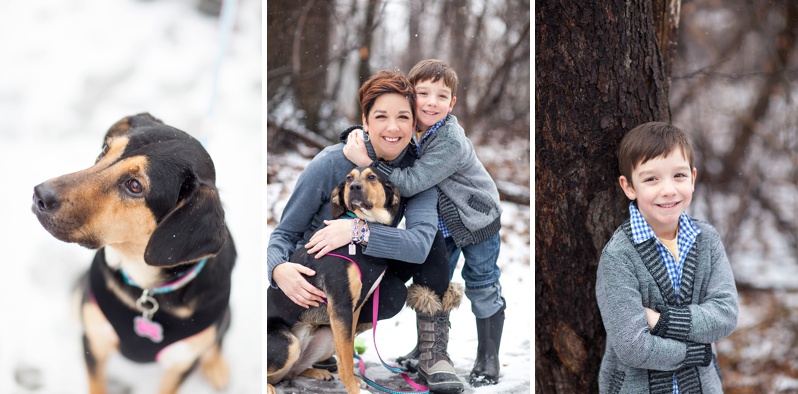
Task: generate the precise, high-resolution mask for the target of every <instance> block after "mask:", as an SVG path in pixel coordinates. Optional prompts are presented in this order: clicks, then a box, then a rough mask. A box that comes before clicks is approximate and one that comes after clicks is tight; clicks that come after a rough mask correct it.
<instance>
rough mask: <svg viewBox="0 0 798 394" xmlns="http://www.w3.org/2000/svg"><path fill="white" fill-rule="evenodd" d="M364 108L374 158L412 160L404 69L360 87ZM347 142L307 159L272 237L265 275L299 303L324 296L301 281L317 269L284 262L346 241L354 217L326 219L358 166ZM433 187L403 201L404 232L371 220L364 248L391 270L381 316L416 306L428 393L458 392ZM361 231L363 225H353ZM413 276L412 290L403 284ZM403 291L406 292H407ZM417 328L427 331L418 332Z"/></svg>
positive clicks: (411, 111)
mask: <svg viewBox="0 0 798 394" xmlns="http://www.w3.org/2000/svg"><path fill="white" fill-rule="evenodd" d="M358 99H359V102H360V107H361V110H362V113H363V116H362V119H363V124H364V126H363V129H364V130H365V132H366V133H367V134H368V137H369V141H368V142H366V147H367V150H368V152H369V155H370V156H371V157H372V158H373V159H382V160H384V161H385V162H387V163H388V164H390V165H392V166H395V167H405V166H409V165H410V164H412V160H414V158H413V155H412V153H410V152H409V150H408V149H407V147H408V145H409V144H410V141H411V139H412V134H413V130H414V128H415V95H414V92H413V88H412V85H411V84H410V82H409V81H408V80H407V78H405V77H404V76H403V75H402V74H401V73H395V72H388V71H380V72H378V73H377V74H376V75H374V76H373V77H371V78H370V79H369V80H368V81H366V82H365V83H364V84H363V86H361V88H360V90H359V92H358ZM343 147H344V144H337V145H334V146H330V147H327V148H326V149H324V150H323V151H322V152H320V153H319V154H318V155H316V157H315V158H313V160H312V161H311V162H310V164H309V165H308V166H307V168H306V169H305V171H304V172H303V173H302V174H301V175H300V177H299V179H298V180H297V183H296V186H295V188H294V192H293V193H292V195H291V197H290V198H289V200H288V203H287V204H286V207H285V209H284V211H283V216H282V218H281V221H280V224H279V225H278V226H277V228H276V229H275V230H274V231H273V232H272V234H271V237H270V238H269V247H268V251H267V263H268V278H269V282H270V285H271V286H274V287H277V288H279V289H280V290H282V291H283V293H285V295H286V296H288V298H290V299H291V300H293V301H294V302H295V303H296V304H297V305H300V306H302V307H305V308H308V307H310V306H314V307H315V306H318V305H319V302H320V301H322V297H324V293H323V292H322V291H321V290H320V289H317V288H316V287H314V286H313V285H311V284H310V283H309V282H308V281H307V280H305V279H304V278H303V276H302V275H303V274H304V275H308V276H313V275H315V272H314V271H313V270H311V269H309V268H307V267H304V266H302V265H299V264H295V263H291V262H288V258H289V257H290V256H291V254H292V253H293V252H294V251H295V250H296V249H297V248H300V247H305V248H307V249H308V252H309V253H317V255H323V254H326V253H327V252H330V251H332V250H334V249H336V248H338V247H341V246H344V245H346V244H348V243H350V242H351V234H352V219H336V220H329V219H330V218H331V217H332V212H331V209H330V194H331V193H332V190H333V189H334V188H335V186H337V185H338V183H340V182H341V181H342V180H343V179H344V177H345V176H346V174H348V173H349V171H351V170H352V169H353V168H355V165H354V164H353V163H352V162H350V161H349V160H347V159H346V157H345V156H344V154H343ZM437 199H438V196H437V191H436V190H435V189H434V188H431V189H428V190H426V191H424V192H421V193H419V194H416V195H415V196H413V197H411V198H407V199H404V200H403V206H404V212H403V214H404V218H405V227H406V228H405V229H399V228H396V227H391V226H383V225H380V224H369V227H368V231H369V236H368V239H369V242H368V246H366V247H365V248H364V253H365V254H366V255H369V256H373V257H380V258H385V259H386V260H387V265H388V269H387V271H386V274H385V277H384V278H383V280H382V282H381V285H380V286H381V290H380V292H381V293H380V295H381V297H380V305H379V312H378V318H379V319H380V320H383V319H387V318H390V317H393V316H394V315H396V314H397V313H399V311H400V310H401V309H402V307H403V306H404V303H405V300H406V299H407V301H408V305H410V307H411V308H413V309H414V310H416V317H417V328H418V334H419V338H420V342H419V349H421V352H422V355H421V356H420V357H419V367H418V369H419V376H421V377H422V378H424V379H425V380H426V382H427V384H428V385H429V387H430V390H431V391H434V392H441V393H456V392H460V391H462V390H463V384H462V383H461V382H460V380H459V379H458V378H457V376H456V374H455V371H454V367H453V366H452V362H451V360H450V359H449V356H448V354H447V353H446V348H447V346H448V336H449V335H448V330H449V311H450V310H451V309H452V308H454V307H457V306H458V305H455V303H456V304H459V296H458V297H451V295H450V296H448V297H447V298H446V299H447V300H454V299H455V298H456V302H447V303H444V294H446V292H447V291H450V292H455V289H454V288H452V289H451V290H450V289H449V287H450V284H449V268H448V255H447V253H446V246H445V243H444V241H443V237H442V236H441V234H440V233H439V232H438V229H437V227H438V214H437V207H436V204H437ZM358 230H360V229H358ZM411 278H412V279H413V285H412V286H411V287H410V291H409V292H408V289H407V288H405V282H407V281H408V280H410V279H411ZM408 293H409V294H410V296H409V297H408ZM371 310H372V308H371V300H369V301H368V302H367V303H366V304H365V305H364V306H363V308H362V309H361V314H360V319H359V321H358V323H370V322H371V321H372V312H371ZM422 333H424V334H426V335H423V338H424V339H423V340H421V338H422V335H421V334H422Z"/></svg>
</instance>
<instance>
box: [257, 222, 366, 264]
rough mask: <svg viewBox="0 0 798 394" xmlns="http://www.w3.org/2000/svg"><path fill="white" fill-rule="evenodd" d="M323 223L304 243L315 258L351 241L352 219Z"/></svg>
mask: <svg viewBox="0 0 798 394" xmlns="http://www.w3.org/2000/svg"><path fill="white" fill-rule="evenodd" d="M324 224H325V225H326V227H324V228H322V229H321V230H319V231H316V234H313V236H312V237H310V242H308V243H307V244H305V248H306V249H308V253H309V254H313V253H316V258H317V259H319V258H321V257H322V256H324V255H325V254H327V253H329V252H331V251H333V250H335V249H338V248H340V247H341V246H344V245H346V244H348V243H350V242H352V219H337V220H325V221H324ZM272 275H274V274H272Z"/></svg>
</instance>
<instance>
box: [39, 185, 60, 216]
mask: <svg viewBox="0 0 798 394" xmlns="http://www.w3.org/2000/svg"><path fill="white" fill-rule="evenodd" d="M59 203H60V201H59V199H58V194H57V193H56V192H55V191H54V190H53V189H52V188H51V187H50V186H48V185H47V183H46V182H45V183H41V184H39V185H37V186H36V187H34V188H33V206H34V207H35V208H36V209H38V210H39V211H42V212H46V211H52V210H55V209H56V208H58V204H59Z"/></svg>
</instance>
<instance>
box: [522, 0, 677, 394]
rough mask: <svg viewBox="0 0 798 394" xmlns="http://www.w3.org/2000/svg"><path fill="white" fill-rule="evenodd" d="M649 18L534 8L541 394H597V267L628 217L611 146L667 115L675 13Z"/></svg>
mask: <svg viewBox="0 0 798 394" xmlns="http://www.w3.org/2000/svg"><path fill="white" fill-rule="evenodd" d="M655 12H657V13H662V12H663V10H661V9H657V10H655V9H653V7H652V4H651V2H650V1H648V0H631V1H627V0H609V1H604V2H600V4H596V3H595V2H588V3H586V4H584V3H583V2H573V1H566V0H546V1H538V2H537V3H536V5H535V21H536V22H535V32H536V34H535V44H536V46H535V48H536V54H535V62H536V65H535V67H536V69H535V70H536V76H535V114H536V121H535V196H536V198H535V295H536V301H535V372H536V375H535V376H536V378H535V387H536V392H538V393H554V392H557V393H591V392H598V372H599V367H600V364H601V358H602V357H603V353H604V341H605V338H606V333H605V331H604V326H603V324H602V321H601V315H600V313H599V310H598V305H597V303H596V297H595V283H596V269H597V267H598V260H599V257H600V253H601V250H602V249H603V247H604V245H605V244H606V242H607V241H608V240H609V238H610V236H611V235H612V233H613V232H614V231H615V229H616V228H617V227H618V226H619V225H620V224H621V223H622V222H623V220H625V218H626V217H628V200H627V199H626V197H625V196H624V195H623V193H622V192H621V189H620V187H619V186H618V180H617V179H618V176H619V175H620V174H619V171H618V166H617V159H616V157H615V149H616V147H617V145H618V142H619V141H620V139H621V137H622V136H623V134H624V133H625V132H627V131H629V130H630V129H631V128H633V127H634V126H636V125H638V124H640V123H643V122H648V121H653V120H660V121H666V122H667V121H669V118H670V114H669V109H668V97H667V91H668V75H667V74H666V71H665V70H666V69H667V66H666V63H667V62H666V60H667V58H666V57H663V55H662V53H661V52H660V46H659V45H658V42H657V30H656V28H655V26H656V21H657V20H659V19H660V18H673V17H674V14H673V13H669V14H668V15H659V16H656V17H655V15H654V13H655ZM675 16H678V15H675ZM670 42H671V40H669V44H667V45H671V44H670ZM667 49H668V48H667V46H666V50H667Z"/></svg>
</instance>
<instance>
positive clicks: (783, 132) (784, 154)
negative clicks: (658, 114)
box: [669, 0, 798, 393]
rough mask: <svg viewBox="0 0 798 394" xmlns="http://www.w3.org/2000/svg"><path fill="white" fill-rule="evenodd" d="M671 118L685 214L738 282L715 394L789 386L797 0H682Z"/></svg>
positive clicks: (797, 232)
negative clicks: (690, 162) (710, 236)
mask: <svg viewBox="0 0 798 394" xmlns="http://www.w3.org/2000/svg"><path fill="white" fill-rule="evenodd" d="M678 35H679V36H678V44H677V46H676V53H675V54H674V56H675V58H674V61H673V69H672V70H671V77H672V79H671V91H670V95H669V97H670V106H671V115H672V121H673V123H674V124H676V125H677V126H679V127H682V128H683V129H685V130H688V131H689V132H690V133H691V136H692V138H693V140H694V142H695V144H696V146H697V162H698V181H697V186H696V193H695V195H694V198H693V201H694V205H693V208H692V209H693V212H692V214H693V215H694V216H696V217H699V218H702V219H705V220H707V221H709V222H711V223H713V224H714V225H715V226H716V227H717V228H718V230H719V231H720V233H721V236H722V237H723V241H724V245H725V247H726V252H727V254H728V256H729V259H730V261H731V263H732V268H733V269H734V273H735V279H736V280H737V285H738V290H739V291H740V319H739V322H738V328H737V330H736V331H735V333H734V334H733V335H732V336H731V337H729V338H727V339H725V340H723V341H721V342H720V343H719V344H718V352H719V356H720V362H721V366H722V369H723V372H724V389H725V391H726V392H727V393H786V392H790V393H795V392H798V335H797V334H796V333H798V116H796V113H797V112H796V109H798V108H796V105H797V104H798V103H796V101H797V100H798V95H796V92H794V91H793V88H798V84H796V81H798V80H797V79H796V78H798V67H797V66H798V54H797V53H796V52H798V46H797V44H798V42H796V41H797V40H796V39H797V38H798V2H796V1H792V0H781V1H756V2H750V1H743V0H693V1H682V8H681V20H680V23H679V28H678Z"/></svg>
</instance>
